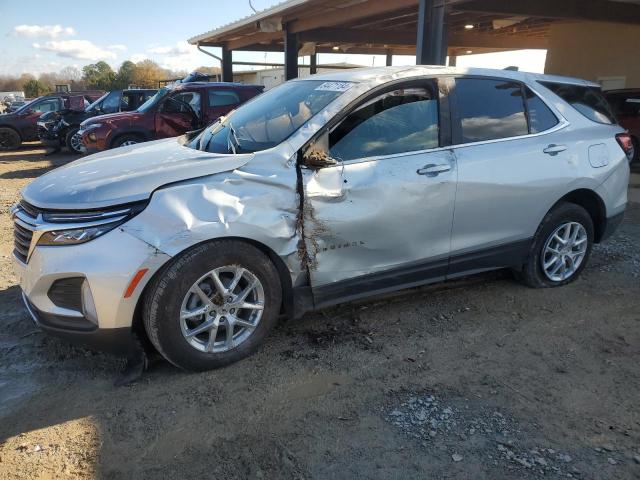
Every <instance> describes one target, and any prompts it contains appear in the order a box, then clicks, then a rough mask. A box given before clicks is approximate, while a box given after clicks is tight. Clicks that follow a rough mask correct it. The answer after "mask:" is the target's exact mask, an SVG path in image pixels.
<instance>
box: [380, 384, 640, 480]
mask: <svg viewBox="0 0 640 480" xmlns="http://www.w3.org/2000/svg"><path fill="white" fill-rule="evenodd" d="M384 416H385V418H386V420H387V421H388V422H390V423H391V424H392V425H394V426H395V427H396V428H397V429H399V430H400V432H401V433H402V435H404V436H407V437H410V438H413V439H415V440H416V441H417V442H419V443H420V445H421V446H422V448H424V449H425V450H427V451H429V452H430V453H432V454H434V455H438V453H439V452H440V451H441V450H442V449H444V450H445V451H448V452H449V455H450V457H451V460H453V462H456V463H457V462H461V461H463V460H465V461H467V460H468V461H472V460H471V459H470V457H472V458H473V459H474V460H473V461H482V462H484V463H489V464H491V463H492V464H493V465H494V467H496V468H498V469H500V470H502V471H504V470H505V469H506V470H511V471H514V472H519V473H514V474H515V475H518V476H519V477H520V478H525V477H526V478H528V477H530V476H531V477H532V478H538V477H539V476H541V475H543V476H552V477H553V476H557V477H565V478H574V477H578V476H579V475H580V470H579V469H578V468H577V467H576V466H575V465H574V463H575V461H574V454H573V453H571V454H570V453H568V452H567V449H563V450H560V449H558V448H552V447H551V446H550V445H545V444H543V443H536V442H535V440H534V442H533V443H532V439H534V438H535V435H532V432H530V431H527V430H526V429H523V428H522V427H521V426H520V424H519V422H518V421H516V420H515V419H514V418H513V417H512V416H511V415H509V414H508V413H506V412H504V411H500V410H498V409H496V408H492V407H490V406H488V405H486V404H484V403H483V402H482V401H479V400H475V399H474V400H469V399H466V398H457V397H453V398H442V397H436V396H434V395H432V394H419V393H411V394H408V395H404V396H400V397H398V398H397V399H396V400H395V401H394V402H391V405H390V406H389V407H388V408H387V409H386V410H385V411H384ZM460 445H464V450H465V452H467V454H466V456H464V457H463V455H461V454H460V453H459V452H458V451H456V450H453V449H454V448H459V447H460ZM609 448H610V449H611V450H608V449H609ZM598 450H600V451H602V450H608V451H612V450H613V447H610V446H604V447H602V448H598ZM469 452H471V454H472V455H471V456H470V455H469ZM590 456H591V457H594V458H591V459H590V460H591V461H595V462H601V460H600V459H599V458H597V457H598V456H597V454H591V455H590ZM639 460H640V459H639ZM606 462H607V463H609V465H614V466H615V465H618V464H619V462H618V461H617V460H616V459H614V458H613V457H607V458H606Z"/></svg>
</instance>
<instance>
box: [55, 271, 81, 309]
mask: <svg viewBox="0 0 640 480" xmlns="http://www.w3.org/2000/svg"><path fill="white" fill-rule="evenodd" d="M82 282H84V277H67V278H59V279H58V280H56V281H55V282H53V283H52V284H51V287H49V291H48V292H47V297H49V300H51V302H52V303H53V304H54V305H55V306H57V307H60V308H67V309H69V310H75V311H76V312H80V313H82Z"/></svg>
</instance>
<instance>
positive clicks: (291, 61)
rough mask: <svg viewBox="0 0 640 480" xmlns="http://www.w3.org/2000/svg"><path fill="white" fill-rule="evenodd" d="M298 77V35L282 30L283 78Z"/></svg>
mask: <svg viewBox="0 0 640 480" xmlns="http://www.w3.org/2000/svg"><path fill="white" fill-rule="evenodd" d="M297 77H298V35H297V34H296V33H291V32H290V31H289V30H288V29H287V28H285V30H284V78H285V80H291V79H293V78H297Z"/></svg>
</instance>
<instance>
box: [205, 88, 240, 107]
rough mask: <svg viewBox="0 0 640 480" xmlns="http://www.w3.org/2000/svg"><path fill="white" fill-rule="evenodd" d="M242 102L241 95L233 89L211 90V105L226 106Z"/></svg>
mask: <svg viewBox="0 0 640 480" xmlns="http://www.w3.org/2000/svg"><path fill="white" fill-rule="evenodd" d="M238 103H240V97H239V96H238V94H237V93H236V92H234V91H233V90H209V106H210V107H225V106H227V105H236V104H238Z"/></svg>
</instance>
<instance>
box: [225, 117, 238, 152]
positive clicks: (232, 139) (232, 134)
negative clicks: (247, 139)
mask: <svg viewBox="0 0 640 480" xmlns="http://www.w3.org/2000/svg"><path fill="white" fill-rule="evenodd" d="M227 127H228V128H229V135H228V136H227V145H228V146H229V147H230V148H231V151H232V152H233V153H234V155H235V154H236V153H238V151H239V150H240V139H238V135H237V134H236V129H235V128H233V124H232V123H231V122H229V123H228V124H227Z"/></svg>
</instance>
